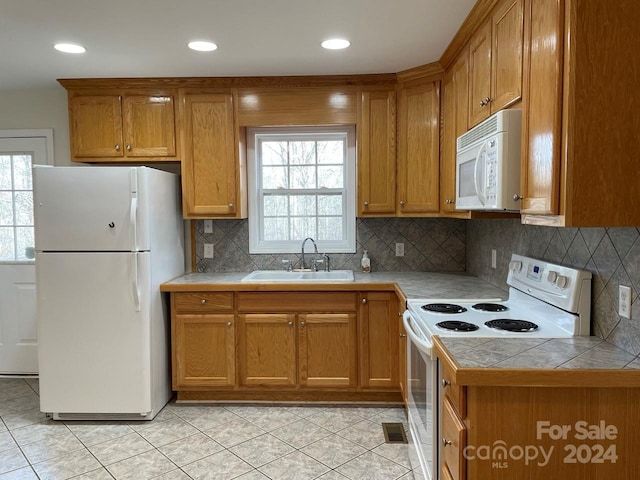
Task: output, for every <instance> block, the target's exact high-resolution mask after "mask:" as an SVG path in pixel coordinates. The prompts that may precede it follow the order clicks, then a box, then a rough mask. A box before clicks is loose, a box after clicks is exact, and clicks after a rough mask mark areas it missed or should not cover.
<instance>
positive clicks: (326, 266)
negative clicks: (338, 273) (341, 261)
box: [322, 253, 331, 272]
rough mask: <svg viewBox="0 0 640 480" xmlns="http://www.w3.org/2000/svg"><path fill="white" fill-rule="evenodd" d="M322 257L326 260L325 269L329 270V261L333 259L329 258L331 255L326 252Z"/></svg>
mask: <svg viewBox="0 0 640 480" xmlns="http://www.w3.org/2000/svg"><path fill="white" fill-rule="evenodd" d="M322 259H323V260H324V271H325V272H328V271H329V270H330V268H329V261H330V260H331V259H330V258H329V255H327V254H326V253H323V254H322Z"/></svg>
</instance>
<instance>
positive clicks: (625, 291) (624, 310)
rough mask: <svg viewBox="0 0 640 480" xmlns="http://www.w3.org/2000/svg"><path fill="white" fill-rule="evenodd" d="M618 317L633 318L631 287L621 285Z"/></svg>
mask: <svg viewBox="0 0 640 480" xmlns="http://www.w3.org/2000/svg"><path fill="white" fill-rule="evenodd" d="M618 315H620V316H621V317H624V318H631V287H625V286H624V285H620V290H618Z"/></svg>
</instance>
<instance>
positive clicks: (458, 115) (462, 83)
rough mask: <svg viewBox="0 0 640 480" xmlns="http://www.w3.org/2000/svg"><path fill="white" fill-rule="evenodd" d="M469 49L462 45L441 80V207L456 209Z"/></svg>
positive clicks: (445, 209) (445, 210)
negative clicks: (458, 160)
mask: <svg viewBox="0 0 640 480" xmlns="http://www.w3.org/2000/svg"><path fill="white" fill-rule="evenodd" d="M468 75H469V50H468V48H465V49H464V50H463V51H462V53H461V54H460V56H459V57H458V59H457V60H456V62H455V63H454V64H453V65H452V66H451V68H450V70H449V71H448V72H447V73H446V75H445V77H444V80H443V82H442V106H443V107H442V108H443V112H442V119H443V124H442V127H443V132H442V144H441V145H440V211H441V212H443V213H444V214H447V213H452V212H455V211H456V202H455V200H456V142H457V139H458V137H459V136H460V135H462V134H463V133H465V132H466V131H467V125H468V123H467V109H468V98H469V97H468V95H467V91H468V82H469V78H468Z"/></svg>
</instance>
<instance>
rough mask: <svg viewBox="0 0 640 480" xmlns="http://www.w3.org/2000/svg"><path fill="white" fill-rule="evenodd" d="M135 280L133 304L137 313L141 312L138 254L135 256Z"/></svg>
mask: <svg viewBox="0 0 640 480" xmlns="http://www.w3.org/2000/svg"><path fill="white" fill-rule="evenodd" d="M132 258H133V279H132V282H131V286H132V288H133V303H134V305H135V306H136V312H139V311H140V286H139V285H138V252H135V253H134V254H133V257H132Z"/></svg>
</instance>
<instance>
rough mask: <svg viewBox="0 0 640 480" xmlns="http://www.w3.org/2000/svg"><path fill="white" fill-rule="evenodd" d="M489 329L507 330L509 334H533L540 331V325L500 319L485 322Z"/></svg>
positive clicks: (524, 321)
mask: <svg viewBox="0 0 640 480" xmlns="http://www.w3.org/2000/svg"><path fill="white" fill-rule="evenodd" d="M484 324H485V325H486V326H487V327H489V328H495V329H496V330H506V331H507V332H533V331H534V330H537V329H538V325H536V324H535V323H532V322H527V321H526V320H511V319H509V318H498V319H496V320H489V321H488V322H484Z"/></svg>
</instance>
